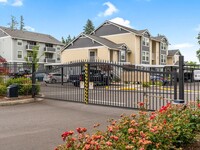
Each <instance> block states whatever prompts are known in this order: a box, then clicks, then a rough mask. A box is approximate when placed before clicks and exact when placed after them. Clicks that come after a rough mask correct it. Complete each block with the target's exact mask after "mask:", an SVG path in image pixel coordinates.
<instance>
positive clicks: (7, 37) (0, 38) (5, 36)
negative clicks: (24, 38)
mask: <svg viewBox="0 0 200 150" xmlns="http://www.w3.org/2000/svg"><path fill="white" fill-rule="evenodd" d="M6 38H11V39H12V37H11V36H10V35H8V36H4V37H0V39H6Z"/></svg>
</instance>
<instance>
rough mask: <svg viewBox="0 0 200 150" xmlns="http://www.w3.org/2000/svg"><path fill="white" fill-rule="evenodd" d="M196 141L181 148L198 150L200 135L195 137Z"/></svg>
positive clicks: (199, 149) (199, 148) (199, 147)
mask: <svg viewBox="0 0 200 150" xmlns="http://www.w3.org/2000/svg"><path fill="white" fill-rule="evenodd" d="M196 139H197V141H195V142H194V143H191V144H190V145H187V146H185V147H184V148H183V150H200V134H199V135H198V136H197V138H196Z"/></svg>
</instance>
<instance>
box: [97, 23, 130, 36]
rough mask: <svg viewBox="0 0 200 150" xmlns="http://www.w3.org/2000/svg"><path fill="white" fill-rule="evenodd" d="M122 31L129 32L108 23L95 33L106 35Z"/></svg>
mask: <svg viewBox="0 0 200 150" xmlns="http://www.w3.org/2000/svg"><path fill="white" fill-rule="evenodd" d="M122 33H129V32H128V31H126V30H123V29H121V28H119V27H117V26H114V25H112V24H107V25H105V24H104V25H103V26H102V27H101V28H99V29H98V30H97V31H96V32H95V33H94V35H96V36H105V35H113V34H122Z"/></svg>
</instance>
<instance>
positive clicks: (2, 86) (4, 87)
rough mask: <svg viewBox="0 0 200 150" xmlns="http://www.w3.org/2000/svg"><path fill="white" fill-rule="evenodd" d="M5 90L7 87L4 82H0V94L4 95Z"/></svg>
mask: <svg viewBox="0 0 200 150" xmlns="http://www.w3.org/2000/svg"><path fill="white" fill-rule="evenodd" d="M6 92H7V88H6V86H5V85H4V84H0V96H5V95H6Z"/></svg>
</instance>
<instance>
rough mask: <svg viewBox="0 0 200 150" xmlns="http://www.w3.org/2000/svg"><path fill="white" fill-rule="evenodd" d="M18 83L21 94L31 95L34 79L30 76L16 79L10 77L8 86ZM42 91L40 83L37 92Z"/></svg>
mask: <svg viewBox="0 0 200 150" xmlns="http://www.w3.org/2000/svg"><path fill="white" fill-rule="evenodd" d="M12 84H16V85H18V92H19V95H30V94H31V91H32V81H31V79H29V78H24V77H22V78H15V79H9V80H8V81H7V82H6V86H9V85H12ZM39 91H40V86H39V84H37V85H36V94H38V93H39Z"/></svg>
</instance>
